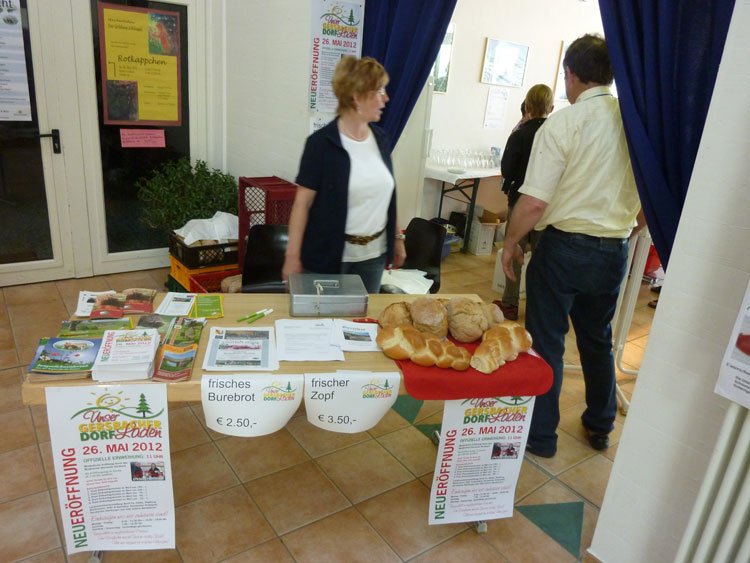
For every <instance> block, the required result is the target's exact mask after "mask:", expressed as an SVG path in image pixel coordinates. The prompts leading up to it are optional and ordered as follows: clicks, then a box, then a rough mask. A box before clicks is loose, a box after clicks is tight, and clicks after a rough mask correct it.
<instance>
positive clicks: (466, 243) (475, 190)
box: [461, 178, 479, 253]
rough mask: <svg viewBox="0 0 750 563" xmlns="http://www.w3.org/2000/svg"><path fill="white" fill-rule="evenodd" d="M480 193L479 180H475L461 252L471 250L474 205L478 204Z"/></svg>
mask: <svg viewBox="0 0 750 563" xmlns="http://www.w3.org/2000/svg"><path fill="white" fill-rule="evenodd" d="M478 192H479V178H474V187H473V188H472V190H471V198H469V211H468V213H467V215H466V228H465V229H464V244H463V245H462V246H461V252H463V253H466V252H468V249H469V236H470V235H471V223H472V220H473V219H474V204H475V203H476V202H477V193H478Z"/></svg>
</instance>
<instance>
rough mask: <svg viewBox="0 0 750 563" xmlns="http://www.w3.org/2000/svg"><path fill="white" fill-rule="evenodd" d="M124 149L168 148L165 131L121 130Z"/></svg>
mask: <svg viewBox="0 0 750 563" xmlns="http://www.w3.org/2000/svg"><path fill="white" fill-rule="evenodd" d="M120 142H121V143H122V148H124V149H127V148H134V147H161V148H163V147H166V146H167V145H166V142H165V141H164V129H120Z"/></svg>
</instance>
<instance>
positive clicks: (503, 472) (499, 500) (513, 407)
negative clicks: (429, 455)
mask: <svg viewBox="0 0 750 563" xmlns="http://www.w3.org/2000/svg"><path fill="white" fill-rule="evenodd" d="M533 409H534V397H489V398H483V399H481V398H480V399H464V400H457V401H445V410H444V411H443V425H442V429H441V431H440V447H439V449H438V457H437V461H436V463H435V474H434V476H433V479H432V489H431V490H430V517H429V523H430V524H449V523H454V522H476V521H480V520H490V519H495V518H508V517H510V516H512V515H513V499H514V496H515V491H516V483H517V482H518V474H519V473H520V471H521V463H522V462H523V452H524V450H525V449H526V440H527V438H528V435H529V425H530V424H531V414H532V411H533Z"/></svg>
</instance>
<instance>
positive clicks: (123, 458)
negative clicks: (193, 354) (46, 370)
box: [46, 384, 175, 553]
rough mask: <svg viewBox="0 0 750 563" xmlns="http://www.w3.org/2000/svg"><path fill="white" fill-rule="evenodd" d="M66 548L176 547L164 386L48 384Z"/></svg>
mask: <svg viewBox="0 0 750 563" xmlns="http://www.w3.org/2000/svg"><path fill="white" fill-rule="evenodd" d="M46 399H47V417H48V419H49V427H50V437H51V446H52V456H53V460H54V465H55V477H56V479H57V491H58V495H59V499H60V514H61V517H62V525H63V532H64V536H65V543H66V545H67V550H68V553H77V552H79V551H110V550H141V549H174V546H175V520H174V498H173V496H172V466H171V463H170V457H169V423H168V417H167V388H166V385H164V384H139V385H138V384H136V385H86V386H80V387H48V388H47V389H46Z"/></svg>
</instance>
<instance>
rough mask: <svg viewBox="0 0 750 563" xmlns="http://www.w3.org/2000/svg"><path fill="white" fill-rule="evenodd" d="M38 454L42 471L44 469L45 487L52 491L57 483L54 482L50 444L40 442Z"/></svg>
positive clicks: (53, 465) (53, 466) (53, 461)
mask: <svg viewBox="0 0 750 563" xmlns="http://www.w3.org/2000/svg"><path fill="white" fill-rule="evenodd" d="M39 453H40V454H41V456H42V469H44V476H45V479H46V480H47V487H48V488H50V489H54V488H55V487H56V486H57V481H56V480H55V460H54V459H53V458H52V442H49V441H47V442H40V443H39Z"/></svg>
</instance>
